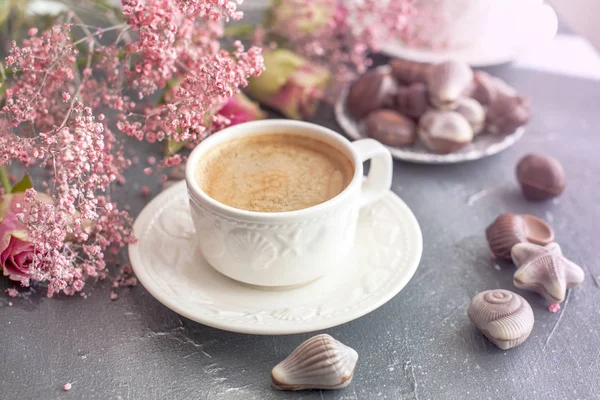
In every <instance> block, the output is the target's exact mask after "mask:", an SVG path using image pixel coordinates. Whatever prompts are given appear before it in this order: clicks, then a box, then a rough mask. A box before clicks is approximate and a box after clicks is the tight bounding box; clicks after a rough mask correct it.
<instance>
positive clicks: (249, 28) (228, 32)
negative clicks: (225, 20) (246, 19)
mask: <svg viewBox="0 0 600 400" xmlns="http://www.w3.org/2000/svg"><path fill="white" fill-rule="evenodd" d="M255 29H256V27H255V26H254V25H250V24H235V25H227V26H225V29H224V34H225V36H233V37H235V38H236V39H247V38H249V37H250V36H251V35H252V33H253V32H254V30H255Z"/></svg>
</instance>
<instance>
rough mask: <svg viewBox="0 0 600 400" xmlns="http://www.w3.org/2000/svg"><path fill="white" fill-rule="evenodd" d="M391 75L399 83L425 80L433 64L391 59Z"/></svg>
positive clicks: (408, 83) (422, 81)
mask: <svg viewBox="0 0 600 400" xmlns="http://www.w3.org/2000/svg"><path fill="white" fill-rule="evenodd" d="M389 65H390V67H391V68H392V76H393V77H394V78H396V80H397V81H398V82H400V83H404V84H407V85H410V84H412V83H415V82H421V83H425V82H427V75H428V74H429V71H430V70H431V68H432V67H433V64H427V63H420V62H416V61H409V60H401V59H396V60H391V61H390V62H389Z"/></svg>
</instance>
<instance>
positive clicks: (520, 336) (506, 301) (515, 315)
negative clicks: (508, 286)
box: [467, 289, 534, 350]
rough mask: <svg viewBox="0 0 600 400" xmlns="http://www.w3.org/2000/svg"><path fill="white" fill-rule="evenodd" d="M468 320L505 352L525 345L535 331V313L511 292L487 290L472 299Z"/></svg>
mask: <svg viewBox="0 0 600 400" xmlns="http://www.w3.org/2000/svg"><path fill="white" fill-rule="evenodd" d="M467 315H468V316H469V319H470V320H471V322H472V323H473V325H475V326H476V327H477V329H479V330H481V331H482V332H483V334H484V335H485V336H486V337H487V338H488V339H490V341H491V342H492V343H494V344H495V345H496V346H498V347H500V348H501V349H502V350H508V349H511V348H513V347H516V346H518V345H520V344H521V343H523V342H524V341H525V339H527V338H528V337H529V334H530V333H531V330H532V329H533V322H534V317H533V310H532V309H531V306H530V305H529V303H528V302H527V300H525V299H524V298H523V297H521V296H519V295H518V294H516V293H513V292H511V291H509V290H504V289H497V290H486V291H485V292H481V293H479V294H478V295H477V296H475V297H474V298H473V301H472V302H471V305H470V306H469V309H468V310H467Z"/></svg>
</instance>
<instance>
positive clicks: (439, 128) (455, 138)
mask: <svg viewBox="0 0 600 400" xmlns="http://www.w3.org/2000/svg"><path fill="white" fill-rule="evenodd" d="M418 135H419V138H420V139H421V142H423V144H424V145H425V147H427V148H428V149H429V150H431V151H434V152H436V153H442V154H444V153H452V152H453V151H457V150H460V149H461V148H463V147H465V146H466V145H468V144H469V143H471V141H472V140H473V129H472V128H471V125H469V122H468V121H467V120H466V119H465V117H463V116H462V115H460V114H459V113H457V112H454V111H438V110H431V111H427V112H426V113H425V114H424V115H423V116H422V117H421V119H420V120H419V128H418Z"/></svg>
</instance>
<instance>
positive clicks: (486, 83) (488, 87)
mask: <svg viewBox="0 0 600 400" xmlns="http://www.w3.org/2000/svg"><path fill="white" fill-rule="evenodd" d="M517 94H518V93H517V91H516V90H515V89H514V88H513V87H512V86H510V85H509V84H507V83H506V82H504V81H503V80H502V79H500V78H498V77H496V76H493V75H490V74H488V73H487V72H485V71H475V72H474V73H473V83H472V87H471V92H470V93H469V97H472V98H474V99H475V100H477V101H478V102H480V103H481V104H483V105H485V106H487V105H490V104H491V103H493V102H494V101H495V100H496V98H497V97H498V96H508V97H513V96H516V95H517Z"/></svg>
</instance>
